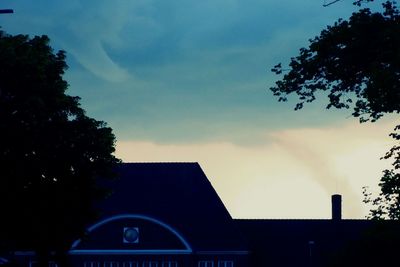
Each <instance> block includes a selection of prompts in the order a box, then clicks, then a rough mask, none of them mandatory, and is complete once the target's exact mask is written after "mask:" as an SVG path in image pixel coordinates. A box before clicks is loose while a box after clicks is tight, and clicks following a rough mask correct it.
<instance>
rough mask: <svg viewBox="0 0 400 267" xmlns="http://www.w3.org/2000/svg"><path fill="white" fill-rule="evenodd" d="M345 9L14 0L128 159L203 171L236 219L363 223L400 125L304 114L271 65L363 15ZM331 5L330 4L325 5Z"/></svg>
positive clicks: (321, 110)
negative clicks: (336, 213) (366, 195)
mask: <svg viewBox="0 0 400 267" xmlns="http://www.w3.org/2000/svg"><path fill="white" fill-rule="evenodd" d="M351 2H353V1H349V0H343V1H340V2H338V3H336V4H334V5H331V6H329V7H323V4H324V1H323V0H319V1H316V0H275V1H272V0H246V1H244V0H203V1H193V0H168V1H165V0H129V1H128V0H114V1H107V0H69V1H61V0H52V1H50V0H36V1H22V0H13V1H2V2H1V5H2V6H1V7H0V8H13V9H14V12H15V13H14V14H12V15H1V17H0V26H1V27H2V29H3V30H4V31H6V32H7V33H10V34H19V33H22V34H29V35H31V36H34V35H43V34H45V35H48V36H49V37H50V39H51V45H52V47H53V48H54V49H55V51H56V50H60V49H61V50H65V51H66V52H67V63H68V65H69V69H68V71H67V72H66V74H65V76H64V77H65V79H66V80H67V81H68V83H69V84H70V87H69V90H68V93H69V94H71V95H78V96H80V97H81V98H82V99H81V104H82V107H83V108H84V109H85V110H86V111H87V114H88V115H89V116H91V117H94V118H96V119H98V120H103V121H106V122H107V123H108V125H109V126H110V127H112V128H113V131H114V134H115V135H116V138H117V142H116V155H117V156H118V157H119V158H121V159H122V160H123V161H125V162H199V164H200V165H201V167H202V169H203V170H204V172H205V174H206V175H207V176H208V178H209V180H210V182H211V183H212V185H213V186H214V188H215V190H216V191H217V193H218V195H219V196H220V198H221V200H222V201H223V202H224V204H225V206H226V207H227V209H228V210H229V212H230V213H231V215H232V217H235V218H330V216H331V215H330V214H331V208H330V205H331V204H330V196H331V195H332V194H334V193H339V194H342V195H343V216H344V218H364V217H365V215H366V214H367V213H368V207H367V206H365V204H363V203H362V187H363V186H369V187H370V190H371V191H372V192H376V190H377V184H378V182H379V177H380V175H381V172H382V170H383V169H384V168H386V167H388V166H389V165H390V162H387V161H382V160H379V158H380V157H381V156H383V155H384V154H385V151H387V149H388V148H389V147H390V146H391V144H392V140H391V139H390V138H389V137H388V134H389V133H390V131H391V130H392V129H393V128H394V126H395V125H396V120H395V117H390V116H389V117H385V118H384V119H381V120H380V121H378V122H376V123H373V124H371V123H364V124H359V123H358V121H357V119H355V118H352V117H351V115H350V114H351V112H350V111H338V110H326V109H325V106H326V99H324V98H323V97H321V98H320V99H318V101H315V103H312V104H310V105H307V106H306V107H305V108H303V109H302V110H300V111H293V107H294V105H295V103H296V101H295V98H294V99H290V101H289V102H288V103H279V102H278V101H277V99H276V97H274V96H273V95H272V93H271V92H270V91H269V87H271V86H273V85H274V82H275V81H276V80H277V78H279V77H277V76H276V75H275V74H273V73H272V72H271V71H270V69H271V68H272V67H273V66H274V65H276V64H277V63H279V62H282V63H283V65H285V64H287V63H288V62H289V60H290V58H291V57H293V56H296V55H297V54H298V50H299V49H300V48H301V47H304V46H307V44H308V40H309V39H310V38H313V37H315V36H316V35H318V34H319V32H320V31H321V30H322V29H324V28H325V27H326V26H327V25H329V24H332V23H333V22H334V21H336V20H337V19H338V18H348V17H349V16H350V14H351V13H352V12H353V11H355V10H356V8H355V7H354V6H353V5H352V4H351ZM325 3H327V1H325Z"/></svg>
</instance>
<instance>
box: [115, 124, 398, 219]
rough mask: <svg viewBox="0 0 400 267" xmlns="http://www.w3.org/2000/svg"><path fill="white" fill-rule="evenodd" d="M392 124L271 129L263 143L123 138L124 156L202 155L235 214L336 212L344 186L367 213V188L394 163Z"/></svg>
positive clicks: (355, 212)
mask: <svg viewBox="0 0 400 267" xmlns="http://www.w3.org/2000/svg"><path fill="white" fill-rule="evenodd" d="M392 127H393V121H389V120H388V121H386V122H382V123H378V124H369V125H368V124H364V125H359V124H358V123H356V122H352V123H348V124H345V125H337V126H336V127H325V128H305V129H293V130H283V131H276V132H274V133H272V134H266V135H265V139H266V142H265V143H264V144H263V145H258V146H238V145H234V144H232V143H227V142H212V143H202V144H181V145H166V144H155V143H152V142H135V141H122V142H118V143H117V156H119V157H121V158H122V159H123V160H124V161H139V162H142V161H145V162H146V161H167V162H168V161H195V162H199V163H200V164H201V165H202V166H203V168H204V169H205V172H206V174H207V175H208V176H209V178H210V179H211V182H212V183H213V185H214V186H215V188H216V190H217V191H218V193H219V194H220V196H221V198H222V199H223V201H224V203H225V204H226V206H227V207H228V209H229V210H230V212H231V213H232V215H233V216H234V217H266V218H288V217H294V218H321V217H323V218H329V217H330V195H331V194H334V193H341V194H343V197H344V216H345V217H346V218H362V217H363V216H364V215H366V213H367V211H366V207H365V206H363V204H362V195H361V192H362V190H361V189H362V187H363V186H365V185H367V186H370V187H371V188H373V189H374V188H376V187H377V184H378V179H379V177H380V175H381V170H382V169H384V168H385V167H387V166H388V164H389V163H388V162H385V161H380V160H379V157H380V156H381V155H383V154H384V153H385V151H386V150H387V149H388V148H389V147H390V145H391V144H392V143H391V142H392V140H391V139H390V138H389V137H388V136H387V133H388V132H389V131H390V129H391V128H392ZM385 137H387V138H385ZM267 140H268V141H267ZM366 151H368V153H366ZM322 199H325V201H321V200H322Z"/></svg>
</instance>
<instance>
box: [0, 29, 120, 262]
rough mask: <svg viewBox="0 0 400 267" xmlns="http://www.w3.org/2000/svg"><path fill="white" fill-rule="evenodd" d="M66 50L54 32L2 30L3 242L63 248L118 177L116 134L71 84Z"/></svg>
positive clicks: (43, 252) (43, 249) (43, 251)
mask: <svg viewBox="0 0 400 267" xmlns="http://www.w3.org/2000/svg"><path fill="white" fill-rule="evenodd" d="M66 69H67V65H66V62H65V52H64V51H58V52H57V53H54V52H53V50H52V48H51V47H50V46H49V38H48V37H47V36H41V37H38V36H36V37H34V38H29V37H28V36H26V35H16V36H11V35H8V34H6V33H4V32H0V166H1V174H0V210H1V214H2V216H1V220H0V222H1V225H0V245H1V246H2V247H3V249H8V250H12V249H15V248H19V249H21V248H34V249H35V250H36V251H37V252H38V253H39V254H38V255H39V256H40V257H39V258H40V259H43V262H45V261H46V260H47V259H48V256H49V252H50V251H56V252H59V254H60V255H61V254H62V253H63V252H65V251H66V250H68V248H69V246H70V244H71V242H72V241H73V240H74V239H76V238H78V237H80V236H82V234H83V233H84V226H85V225H87V223H88V222H90V221H91V220H93V218H94V217H95V212H94V210H93V209H92V204H93V200H95V199H96V198H98V197H101V196H102V195H103V193H104V192H103V191H102V190H101V189H100V188H97V187H96V178H97V177H99V176H103V177H113V173H112V169H113V166H114V165H115V164H116V163H118V162H119V160H118V159H116V158H115V157H114V155H113V152H114V142H115V137H114V135H113V134H112V130H111V128H108V127H106V124H105V123H104V122H102V121H97V120H94V119H92V118H89V117H87V116H86V115H85V111H84V110H83V109H82V108H81V107H80V104H79V100H80V98H79V97H76V96H69V95H67V94H66V93H65V92H66V90H67V88H68V84H67V82H66V81H65V80H63V78H62V76H63V74H64V72H65V70H66Z"/></svg>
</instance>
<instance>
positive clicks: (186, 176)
mask: <svg viewBox="0 0 400 267" xmlns="http://www.w3.org/2000/svg"><path fill="white" fill-rule="evenodd" d="M118 173H119V174H120V175H119V176H120V177H119V179H117V180H113V181H107V180H105V181H103V182H102V183H104V184H103V185H104V186H107V187H109V188H111V189H112V190H113V191H114V193H113V194H112V195H111V197H110V198H108V199H106V200H105V201H103V202H101V203H98V204H97V205H96V208H97V209H98V210H99V211H100V214H101V217H100V219H99V220H98V221H97V222H96V223H94V224H93V225H90V226H88V236H87V238H85V239H84V240H76V241H75V242H74V243H73V244H72V245H71V250H70V252H69V257H70V260H71V263H72V264H73V265H74V266H79V267H181V266H193V267H242V266H243V267H247V266H249V267H250V266H257V267H258V266H327V263H328V262H331V260H332V259H333V258H335V257H337V256H338V255H340V254H341V252H342V250H343V249H344V248H346V247H347V246H348V245H349V244H351V243H352V242H356V241H357V240H359V239H360V237H361V236H362V235H363V234H364V233H365V232H367V231H369V229H371V228H372V226H373V225H374V222H372V221H367V220H342V219H341V196H339V195H334V196H332V216H333V219H332V220H249V219H246V220H243V219H232V217H231V216H230V214H229V213H228V211H227V210H226V208H225V207H224V205H223V203H222V201H221V200H220V198H219V197H218V195H217V193H216V192H215V190H214V189H213V187H212V185H211V184H210V182H209V181H208V179H207V177H206V176H205V174H204V173H203V171H202V170H201V168H200V166H199V165H198V164H197V163H124V164H121V165H120V166H119V168H118ZM15 256H16V258H17V260H18V262H20V263H21V264H22V265H24V266H29V267H33V266H34V264H35V260H36V259H35V255H34V253H32V252H30V251H17V252H15Z"/></svg>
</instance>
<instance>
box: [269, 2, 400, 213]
mask: <svg viewBox="0 0 400 267" xmlns="http://www.w3.org/2000/svg"><path fill="white" fill-rule="evenodd" d="M372 1H373V0H365V1H362V0H358V1H356V2H354V4H355V5H358V6H360V5H361V4H362V3H363V2H372ZM382 5H383V10H382V11H381V12H372V11H371V9H369V8H361V9H359V10H358V11H357V12H354V13H353V14H352V15H351V17H350V18H349V19H348V20H343V19H339V20H338V21H337V22H335V23H334V24H333V25H332V26H328V27H327V28H326V29H324V30H323V31H322V32H321V33H320V35H319V36H317V37H315V38H314V39H311V40H310V44H309V47H308V48H301V49H300V54H299V55H298V56H297V57H293V58H291V61H290V63H289V68H288V69H284V68H282V65H281V64H280V63H279V64H278V65H276V66H274V68H273V69H272V71H273V72H274V73H276V74H278V75H280V74H282V73H285V74H284V76H283V78H282V79H280V80H278V81H277V82H276V85H275V86H274V87H271V88H270V89H271V90H272V92H273V93H274V95H275V96H277V97H278V100H279V101H287V97H288V95H291V94H296V95H297V96H298V100H299V101H298V103H297V104H296V106H295V110H298V109H301V108H302V107H303V105H304V104H305V103H309V102H313V101H314V100H315V99H316V93H317V92H324V93H325V94H326V95H327V97H328V104H327V108H328V109H329V108H332V107H333V108H337V109H342V108H345V109H349V108H351V109H353V112H352V115H353V116H354V117H358V118H359V119H360V122H366V121H372V122H374V121H376V120H378V119H379V118H381V117H382V116H383V115H384V114H388V113H399V112H400V14H399V9H398V7H397V5H396V1H386V2H384V3H383V4H382ZM399 130H400V126H396V128H395V130H394V131H395V132H394V133H392V134H391V136H392V137H393V138H394V139H395V140H396V141H397V142H398V141H399V140H400V134H399V133H398V132H396V131H399ZM384 158H386V159H389V158H391V159H393V160H394V163H393V168H392V169H390V170H384V172H383V177H382V178H381V180H380V189H381V192H380V195H379V196H378V197H377V198H376V199H371V198H370V199H369V201H370V202H372V203H373V204H374V205H375V208H373V209H372V210H371V216H372V217H373V218H376V219H383V218H390V219H400V174H399V170H400V146H399V145H396V146H394V147H393V148H392V149H391V150H390V151H389V152H388V153H387V154H386V155H385V156H384ZM366 201H368V199H366Z"/></svg>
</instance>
